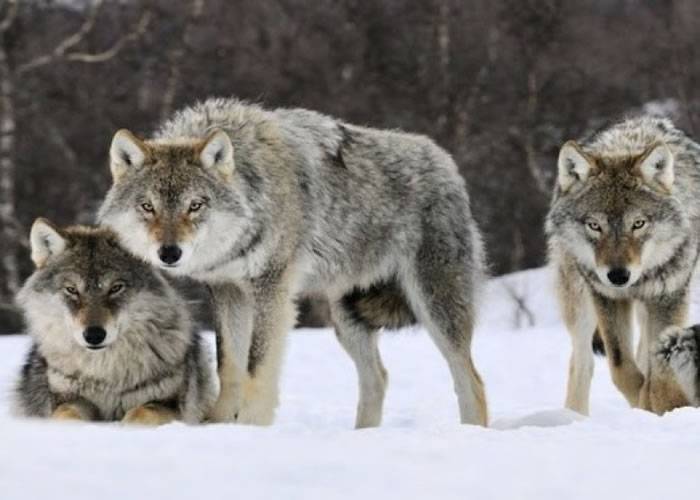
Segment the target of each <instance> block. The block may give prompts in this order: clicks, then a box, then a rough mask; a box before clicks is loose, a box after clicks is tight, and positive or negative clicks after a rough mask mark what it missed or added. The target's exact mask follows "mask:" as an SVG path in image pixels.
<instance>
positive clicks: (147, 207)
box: [141, 202, 155, 214]
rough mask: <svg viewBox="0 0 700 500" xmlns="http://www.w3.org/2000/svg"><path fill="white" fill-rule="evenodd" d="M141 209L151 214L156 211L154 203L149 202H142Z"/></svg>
mask: <svg viewBox="0 0 700 500" xmlns="http://www.w3.org/2000/svg"><path fill="white" fill-rule="evenodd" d="M141 210H143V211H144V212H146V213H149V214H152V213H153V212H155V210H154V209H153V205H152V204H150V203H148V202H146V203H141Z"/></svg>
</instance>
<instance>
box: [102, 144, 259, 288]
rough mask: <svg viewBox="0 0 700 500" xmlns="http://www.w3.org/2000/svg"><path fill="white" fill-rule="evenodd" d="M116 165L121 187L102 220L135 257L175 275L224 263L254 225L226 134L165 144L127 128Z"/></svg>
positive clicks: (116, 184) (116, 148)
mask: <svg viewBox="0 0 700 500" xmlns="http://www.w3.org/2000/svg"><path fill="white" fill-rule="evenodd" d="M110 168H111V172H112V179H113V185H112V188H111V189H110V191H109V193H108V194H107V197H106V199H105V202H104V203H103V205H102V207H101V209H100V212H99V215H98V220H99V221H100V223H102V224H105V225H107V226H109V227H111V228H112V229H114V230H115V231H116V232H117V233H118V234H119V236H120V238H121V241H122V242H123V243H124V245H125V246H126V247H127V248H128V249H129V250H131V251H132V252H133V253H135V254H136V255H138V256H140V257H142V258H143V259H145V260H147V261H149V262H151V263H152V264H154V265H156V266H159V267H162V268H166V269H167V270H168V271H170V272H172V273H174V274H189V273H191V272H192V271H193V267H195V266H196V265H200V266H202V265H206V264H208V263H212V262H214V261H216V260H217V259H220V258H222V257H223V256H224V254H225V253H226V252H228V251H230V250H231V248H232V247H233V246H235V245H236V244H237V242H238V241H239V240H240V238H241V236H242V235H243V233H244V232H245V230H246V228H247V227H248V219H250V217H251V211H250V208H249V206H248V204H247V203H246V198H245V196H244V193H243V192H242V191H244V189H243V188H241V186H237V185H236V178H235V176H234V172H235V163H234V158H233V146H232V144H231V140H230V139H229V137H228V135H227V134H226V133H225V132H223V131H214V132H212V133H211V134H210V135H209V136H208V137H207V138H206V139H204V140H195V139H192V140H185V139H183V140H180V141H168V142H165V141H163V142H159V141H142V140H140V139H137V138H136V137H135V136H134V135H133V134H131V133H130V132H128V131H126V130H120V131H119V132H117V133H116V134H115V136H114V139H113V140H112V146H111V149H110Z"/></svg>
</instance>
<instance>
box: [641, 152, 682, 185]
mask: <svg viewBox="0 0 700 500" xmlns="http://www.w3.org/2000/svg"><path fill="white" fill-rule="evenodd" d="M673 164H674V158H673V153H672V152H671V150H670V149H669V147H668V146H667V145H666V144H663V143H657V144H654V145H653V146H651V147H650V148H649V149H647V150H646V152H645V153H644V154H643V155H642V156H641V158H640V159H639V161H638V162H637V171H638V172H639V175H641V177H642V180H644V182H645V183H646V184H647V185H648V186H650V187H652V188H655V189H659V190H661V191H665V192H670V191H671V188H672V187H673V180H674V177H675V176H674V167H673Z"/></svg>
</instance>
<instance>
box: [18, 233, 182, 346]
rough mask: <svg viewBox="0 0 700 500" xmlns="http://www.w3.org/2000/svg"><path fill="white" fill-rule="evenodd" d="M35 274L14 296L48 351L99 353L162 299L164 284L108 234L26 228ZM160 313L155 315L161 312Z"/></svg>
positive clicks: (127, 330) (147, 318)
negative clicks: (88, 351) (150, 306)
mask: <svg viewBox="0 0 700 500" xmlns="http://www.w3.org/2000/svg"><path fill="white" fill-rule="evenodd" d="M30 241H31V248H32V260H33V261H34V264H35V265H36V270H35V271H34V273H33V274H32V275H31V277H30V278H29V279H28V280H27V282H26V283H25V284H24V286H23V287H22V290H21V291H20V292H19V294H18V300H19V303H20V304H21V305H22V307H23V308H24V310H25V313H26V315H27V320H28V322H29V326H30V330H31V332H32V333H33V335H34V336H35V337H36V338H37V341H38V342H39V343H40V344H46V345H47V346H49V347H50V348H52V350H54V351H63V352H65V351H69V350H70V349H71V348H72V347H75V346H76V343H77V345H78V346H81V347H82V348H85V349H89V350H94V351H97V350H101V349H103V348H106V347H109V346H110V345H112V344H114V343H115V342H118V341H119V339H120V336H122V335H124V334H125V332H130V331H132V329H131V328H130V325H131V324H133V323H132V322H134V321H135V322H139V321H141V322H148V321H151V320H152V319H153V317H157V315H158V314H159V312H158V311H157V310H155V311H152V313H151V316H152V317H151V318H149V317H147V316H148V315H147V314H144V311H148V308H147V307H146V306H147V305H148V303H149V300H150V301H151V302H153V299H154V297H161V296H166V295H167V292H168V290H166V288H167V283H166V282H165V281H164V280H163V278H162V277H161V276H158V274H157V271H156V270H154V269H152V268H151V267H150V266H149V265H148V264H146V263H144V262H143V261H141V260H138V259H136V258H135V257H133V256H131V255H130V254H128V253H127V252H126V250H124V249H123V248H121V247H120V246H119V244H118V242H117V239H116V236H115V235H114V234H113V233H112V232H111V231H109V230H106V229H100V228H94V227H85V226H73V227H68V228H64V229H61V228H58V227H56V226H54V225H53V224H51V223H50V222H49V221H47V220H46V219H37V220H36V221H35V222H34V225H33V226H32V230H31V235H30ZM163 313H164V312H161V314H163Z"/></svg>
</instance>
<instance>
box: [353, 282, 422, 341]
mask: <svg viewBox="0 0 700 500" xmlns="http://www.w3.org/2000/svg"><path fill="white" fill-rule="evenodd" d="M343 302H344V305H345V307H346V308H348V309H349V310H350V311H352V313H353V314H354V315H355V316H356V317H357V319H360V320H362V321H363V322H364V323H365V324H367V325H368V326H369V327H370V328H377V329H378V328H383V327H384V328H389V329H390V330H395V329H398V328H401V327H404V326H410V325H413V324H415V323H416V317H415V315H414V313H413V310H412V309H411V307H410V306H409V304H408V302H407V301H406V298H405V296H404V295H403V293H402V291H401V290H400V288H399V287H398V285H397V284H396V283H383V284H381V285H375V286H372V287H370V288H369V289H366V290H357V289H356V290H354V291H353V292H352V293H350V294H348V295H346V296H345V297H344V298H343Z"/></svg>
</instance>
